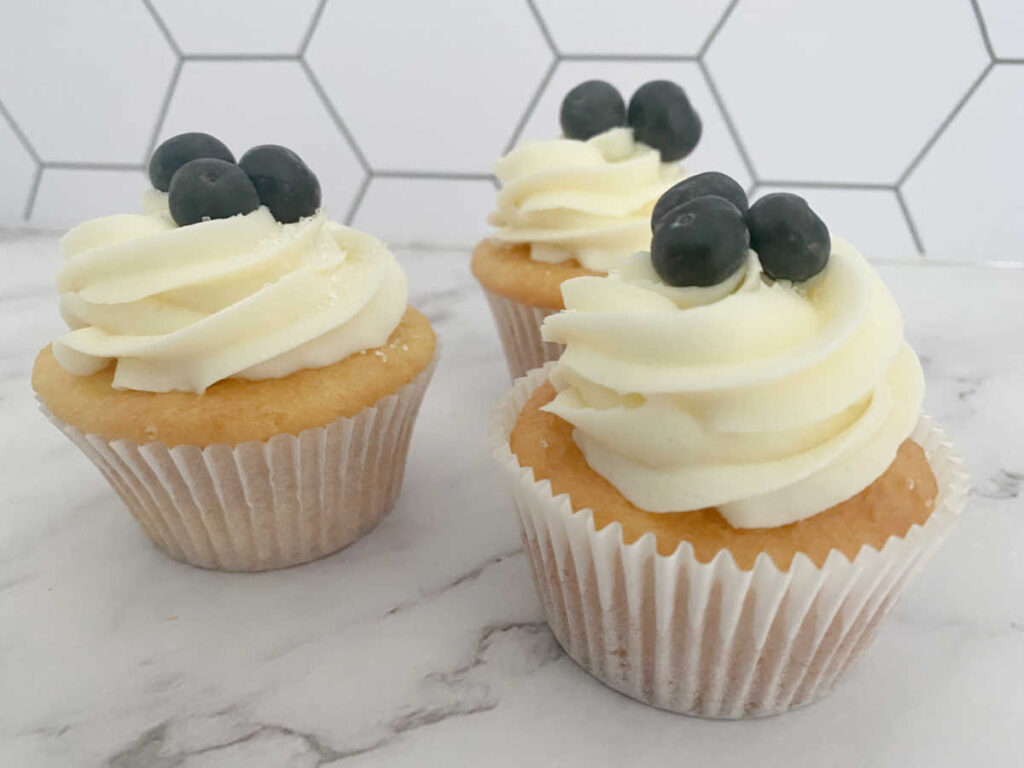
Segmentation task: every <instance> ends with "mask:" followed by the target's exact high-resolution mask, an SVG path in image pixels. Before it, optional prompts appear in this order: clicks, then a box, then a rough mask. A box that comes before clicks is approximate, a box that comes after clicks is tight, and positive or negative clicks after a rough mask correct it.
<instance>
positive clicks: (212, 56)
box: [181, 53, 299, 62]
mask: <svg viewBox="0 0 1024 768" xmlns="http://www.w3.org/2000/svg"><path fill="white" fill-rule="evenodd" d="M181 58H182V59H183V60H184V61H237V62H241V61H297V60H298V58H299V54H297V53H184V54H182V56H181Z"/></svg>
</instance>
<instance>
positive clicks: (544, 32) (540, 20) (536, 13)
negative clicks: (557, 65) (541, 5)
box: [524, 0, 562, 58]
mask: <svg viewBox="0 0 1024 768" xmlns="http://www.w3.org/2000/svg"><path fill="white" fill-rule="evenodd" d="M524 2H525V3H526V7H527V8H528V9H529V10H530V13H531V14H532V15H533V20H534V21H535V22H536V23H537V28H538V29H539V30H540V34H541V36H542V37H543V38H544V42H546V43H547V44H548V48H550V49H551V53H552V54H554V56H555V58H558V57H560V56H561V55H562V53H561V51H559V50H558V45H557V44H556V43H555V38H554V36H553V35H552V34H551V30H550V29H548V23H547V22H546V21H545V20H544V17H543V16H541V13H540V10H539V9H538V8H537V5H536V3H535V2H534V0H524Z"/></svg>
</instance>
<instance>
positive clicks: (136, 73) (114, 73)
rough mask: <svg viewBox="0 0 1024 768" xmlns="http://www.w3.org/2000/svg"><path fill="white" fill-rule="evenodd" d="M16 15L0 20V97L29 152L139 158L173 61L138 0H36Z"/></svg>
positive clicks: (74, 158)
mask: <svg viewBox="0 0 1024 768" xmlns="http://www.w3.org/2000/svg"><path fill="white" fill-rule="evenodd" d="M16 15H17V23H12V22H11V20H10V19H8V20H5V22H4V23H3V24H0V72H5V73H11V75H12V76H5V77H3V78H0V98H2V99H3V101H4V103H5V104H6V105H7V108H8V110H10V112H11V114H12V115H14V118H15V120H17V121H18V124H19V125H20V126H21V129H22V130H23V131H24V132H25V134H26V135H27V136H28V137H29V140H30V141H31V142H32V145H33V146H34V147H35V149H36V152H38V153H39V156H40V157H42V158H43V160H50V161H64V162H82V161H84V162H126V163H137V162H139V161H140V160H141V159H142V156H143V155H144V154H145V153H146V147H147V145H148V143H149V138H150V135H151V134H152V131H153V126H154V123H155V122H156V119H157V115H158V113H159V111H160V105H161V104H162V103H163V99H164V94H165V93H166V91H167V85H168V82H169V80H170V76H171V72H172V70H173V68H174V54H173V53H172V52H171V50H170V48H169V47H168V45H167V42H166V40H164V37H163V35H161V34H160V31H159V29H158V28H157V26H156V24H155V23H154V21H153V19H152V18H151V17H150V15H149V13H148V12H147V11H146V9H145V7H144V6H143V5H142V3H136V2H132V3H128V2H124V0H96V1H95V2H88V3H67V2H56V1H55V0H40V1H39V2H31V3H19V4H18V12H17V14H16ZM14 73H18V74H17V76H13V75H14ZM41 94H45V98H44V97H41Z"/></svg>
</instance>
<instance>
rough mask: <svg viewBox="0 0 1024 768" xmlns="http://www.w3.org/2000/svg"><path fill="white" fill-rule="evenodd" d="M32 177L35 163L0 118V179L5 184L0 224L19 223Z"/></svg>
mask: <svg viewBox="0 0 1024 768" xmlns="http://www.w3.org/2000/svg"><path fill="white" fill-rule="evenodd" d="M35 175H36V164H35V161H34V160H33V159H32V157H31V156H30V155H29V153H28V152H27V151H26V150H25V147H24V146H22V143H21V141H19V140H18V137H17V135H15V133H14V131H13V130H12V129H11V126H9V125H8V124H7V121H6V120H5V119H4V118H3V115H0V178H2V179H3V180H4V182H3V184H0V223H5V224H13V223H16V222H20V221H21V220H22V217H23V216H24V215H25V202H26V200H27V199H28V192H29V189H30V188H31V187H32V179H33V178H35Z"/></svg>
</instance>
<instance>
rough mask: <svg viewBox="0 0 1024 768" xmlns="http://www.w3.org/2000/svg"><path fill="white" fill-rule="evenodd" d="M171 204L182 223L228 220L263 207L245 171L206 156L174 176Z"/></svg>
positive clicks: (189, 163)
mask: <svg viewBox="0 0 1024 768" xmlns="http://www.w3.org/2000/svg"><path fill="white" fill-rule="evenodd" d="M168 203H169V205H170V209H171V217H172V218H173V219H174V220H175V222H177V223H178V225H179V226H182V227H184V226H187V225H189V224H196V223H198V222H200V221H204V220H206V219H226V218H228V217H229V216H237V215H238V214H240V213H251V212H252V211H255V210H256V209H257V208H259V207H260V198H259V196H258V195H257V194H256V187H254V186H253V185H252V182H251V181H249V177H248V176H246V175H245V171H243V170H242V169H241V168H239V167H238V166H237V165H235V164H234V163H229V162H227V161H226V160H215V159H213V158H209V157H204V158H200V159H199V160H190V161H189V162H187V163H185V164H184V165H183V166H181V168H179V169H178V172H177V173H175V174H174V178H172V179H171V189H170V196H169V198H168Z"/></svg>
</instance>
